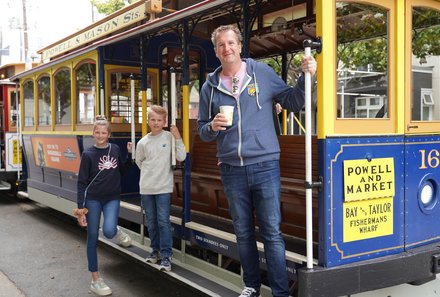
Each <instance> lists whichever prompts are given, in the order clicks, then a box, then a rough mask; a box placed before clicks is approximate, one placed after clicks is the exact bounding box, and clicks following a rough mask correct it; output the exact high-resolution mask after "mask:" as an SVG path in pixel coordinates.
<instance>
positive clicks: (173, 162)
mask: <svg viewBox="0 0 440 297" xmlns="http://www.w3.org/2000/svg"><path fill="white" fill-rule="evenodd" d="M170 85H171V90H170V91H171V94H170V95H171V108H170V113H171V125H176V96H177V94H176V72H175V71H174V69H171V82H170ZM171 166H172V167H173V168H175V166H176V139H175V138H174V136H173V137H171Z"/></svg>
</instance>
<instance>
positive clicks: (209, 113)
mask: <svg viewBox="0 0 440 297" xmlns="http://www.w3.org/2000/svg"><path fill="white" fill-rule="evenodd" d="M213 97H214V87H212V86H211V98H209V112H208V116H209V119H210V118H211V116H212V114H211V107H212V98H213Z"/></svg>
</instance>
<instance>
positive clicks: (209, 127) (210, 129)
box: [208, 121, 214, 132]
mask: <svg viewBox="0 0 440 297" xmlns="http://www.w3.org/2000/svg"><path fill="white" fill-rule="evenodd" d="M208 131H209V132H214V130H212V121H211V122H209V124H208Z"/></svg>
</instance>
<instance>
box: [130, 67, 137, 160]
mask: <svg viewBox="0 0 440 297" xmlns="http://www.w3.org/2000/svg"><path fill="white" fill-rule="evenodd" d="M130 79H131V81H130V87H131V145H132V147H131V158H132V160H134V158H135V157H136V143H135V142H136V138H135V133H136V130H135V118H136V112H135V110H134V101H135V96H136V94H135V93H136V89H135V81H134V75H133V74H131V75H130Z"/></svg>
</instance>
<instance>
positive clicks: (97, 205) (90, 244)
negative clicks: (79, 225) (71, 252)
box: [85, 199, 120, 272]
mask: <svg viewBox="0 0 440 297" xmlns="http://www.w3.org/2000/svg"><path fill="white" fill-rule="evenodd" d="M119 204H120V201H119V199H116V200H110V201H106V202H101V201H98V200H91V199H87V200H86V205H85V207H86V208H87V209H88V210H89V212H88V213H87V215H86V216H87V260H88V262H89V267H88V268H89V271H90V272H96V271H98V253H97V251H96V248H97V244H98V236H99V221H100V219H101V212H102V213H103V215H104V223H103V224H102V233H104V236H105V237H107V238H113V237H115V235H116V233H117V232H118V229H117V226H118V217H119Z"/></svg>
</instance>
